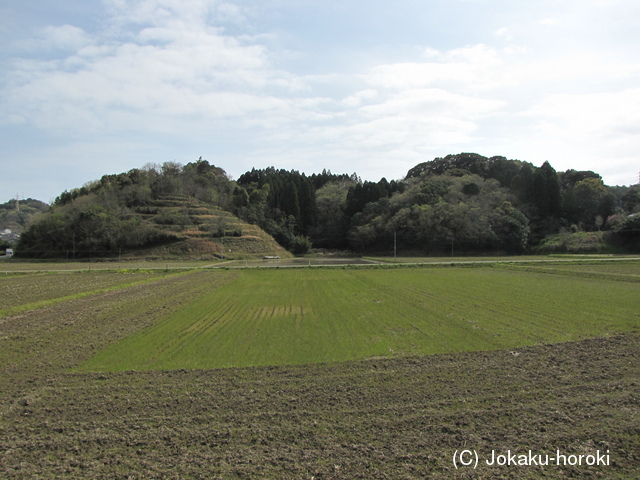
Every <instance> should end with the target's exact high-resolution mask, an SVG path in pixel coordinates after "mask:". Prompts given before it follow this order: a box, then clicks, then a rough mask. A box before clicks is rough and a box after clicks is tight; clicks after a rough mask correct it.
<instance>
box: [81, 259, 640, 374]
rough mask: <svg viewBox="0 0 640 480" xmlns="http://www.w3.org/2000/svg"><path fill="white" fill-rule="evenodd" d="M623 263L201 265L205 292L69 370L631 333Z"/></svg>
mask: <svg viewBox="0 0 640 480" xmlns="http://www.w3.org/2000/svg"><path fill="white" fill-rule="evenodd" d="M630 265H631V266H625V267H622V268H618V267H616V268H618V269H617V270H616V275H615V278H609V277H608V275H610V274H611V273H612V272H611V268H612V267H611V266H603V267H602V272H601V274H599V273H598V266H597V265H594V266H593V267H592V268H591V269H590V270H589V271H590V276H588V277H585V276H584V275H582V274H581V272H583V271H584V270H585V268H584V267H583V266H579V265H575V266H569V265H563V266H562V270H558V269H556V270H553V271H552V272H545V271H544V270H543V269H540V271H532V269H527V270H519V269H518V267H488V266H483V267H474V268H462V267H458V268H449V267H429V268H395V269H394V268H379V269H355V268H354V269H349V268H347V269H321V268H303V269H290V270H284V269H277V270H275V269H263V270H251V269H248V270H240V271H231V272H227V271H211V272H207V273H206V275H204V276H203V275H199V276H198V281H199V282H203V281H204V282H207V281H210V282H212V283H211V289H210V290H209V291H207V292H206V293H204V294H198V295H194V297H193V299H192V300H191V301H190V302H189V303H188V304H187V305H185V306H184V307H183V308H181V309H180V310H179V311H176V312H174V313H172V314H170V315H168V316H166V317H165V318H164V319H163V320H161V321H160V322H158V323H157V324H155V325H154V326H152V327H149V328H146V329H144V330H141V331H138V332H137V333H135V334H133V335H131V336H128V337H127V338H125V339H123V340H121V341H120V342H118V343H116V344H114V345H113V346H111V347H109V348H107V349H106V350H103V351H101V352H99V353H98V354H97V355H95V356H94V357H93V358H91V359H90V360H89V361H87V362H85V363H84V364H82V365H81V366H80V367H79V368H78V370H79V371H121V370H152V369H178V368H189V369H191V368H198V369H200V368H201V369H205V368H219V367H238V366H258V365H291V364H306V363H320V362H335V361H345V360H353V359H361V358H369V357H388V356H401V355H411V354H436V353H448V352H463V351H477V350H496V349H511V348H517V347H521V346H525V345H534V344H543V343H554V342H564V341H570V340H578V339H583V338H588V337H595V336H608V335H611V334H614V333H618V332H640V297H639V296H638V273H639V270H640V268H639V264H638V263H637V262H635V263H631V264H630ZM207 279H208V280H207ZM200 290H202V289H200Z"/></svg>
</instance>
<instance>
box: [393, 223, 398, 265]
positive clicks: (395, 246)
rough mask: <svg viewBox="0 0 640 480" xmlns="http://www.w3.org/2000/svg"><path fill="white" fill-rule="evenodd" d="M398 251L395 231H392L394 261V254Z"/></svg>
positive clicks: (394, 256)
mask: <svg viewBox="0 0 640 480" xmlns="http://www.w3.org/2000/svg"><path fill="white" fill-rule="evenodd" d="M397 253H398V242H397V238H396V231H395V230H394V231H393V261H394V262H395V261H396V256H397Z"/></svg>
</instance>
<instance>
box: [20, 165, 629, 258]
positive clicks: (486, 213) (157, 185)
mask: <svg viewBox="0 0 640 480" xmlns="http://www.w3.org/2000/svg"><path fill="white" fill-rule="evenodd" d="M198 210H199V211H198ZM223 212H224V213H223ZM639 213H640V185H635V186H631V187H608V186H606V185H604V184H603V182H602V179H601V177H600V175H598V174H597V173H596V172H592V171H577V170H567V171H566V172H556V170H555V169H554V168H553V167H552V166H551V165H550V164H549V163H548V162H546V163H544V164H543V165H542V166H541V167H539V168H538V167H536V166H534V165H532V164H531V163H529V162H524V161H520V160H508V159H506V158H505V157H499V156H498V157H490V158H488V157H484V156H482V155H478V154H473V153H462V154H458V155H448V156H446V157H444V158H436V159H435V160H432V161H429V162H424V163H421V164H419V165H416V166H415V167H414V168H412V169H411V170H409V172H408V173H407V175H406V177H405V178H403V179H400V180H392V181H387V179H385V178H382V179H381V180H380V181H378V182H371V181H362V180H361V178H360V177H359V176H358V175H357V174H355V173H353V174H351V175H348V174H332V173H331V172H328V171H326V170H323V171H322V173H320V174H312V175H310V176H308V175H305V174H304V173H300V172H297V171H295V170H292V171H286V170H277V169H275V168H273V167H270V168H266V169H262V170H257V169H252V170H251V171H250V172H246V173H245V174H243V175H241V176H240V178H238V180H237V181H233V180H231V179H230V178H229V176H228V175H227V174H226V173H225V171H224V170H222V169H221V168H219V167H216V166H214V165H211V164H209V162H207V161H206V160H202V159H200V160H198V161H196V162H192V163H189V164H187V165H184V166H182V165H180V164H177V163H173V162H170V163H165V164H163V165H161V166H160V165H147V166H145V167H143V168H140V169H133V170H131V171H129V172H127V173H121V174H118V175H105V176H103V177H102V178H101V179H100V180H98V181H95V182H91V183H89V184H87V185H85V186H83V187H82V188H79V189H74V190H72V191H71V192H66V191H65V192H63V193H62V194H61V195H60V196H59V197H58V198H57V199H56V201H55V202H54V204H53V205H52V207H51V209H50V210H49V211H48V212H47V213H46V214H43V215H42V216H41V217H40V218H39V219H38V220H37V221H36V222H34V223H33V225H32V226H31V227H30V228H29V229H28V230H27V231H26V232H25V233H24V234H23V236H22V238H21V240H20V243H19V245H18V254H19V255H22V256H62V255H63V253H62V252H66V253H64V254H66V255H69V253H68V252H69V251H71V252H72V254H73V256H78V255H79V256H82V255H87V252H94V253H95V252H102V253H103V254H107V255H108V254H115V253H117V252H118V253H119V252H122V250H127V251H135V250H143V249H149V248H156V249H157V248H159V247H161V246H166V245H171V244H177V243H180V242H184V241H185V240H190V241H191V242H192V244H193V242H194V241H195V239H200V241H201V242H202V241H214V243H216V242H217V243H223V242H219V241H216V239H220V238H227V237H228V238H234V237H235V238H241V237H244V238H246V237H254V238H258V236H259V235H258V234H257V232H261V231H264V232H267V234H268V235H271V236H273V238H275V239H276V240H277V242H278V243H279V244H280V245H281V246H282V247H284V248H286V249H288V250H289V251H291V252H294V253H305V252H307V251H308V250H309V249H310V248H312V247H316V248H327V249H340V250H347V249H348V250H351V251H354V252H371V253H389V252H390V251H391V250H392V248H393V245H394V243H395V245H396V246H397V247H398V248H400V249H403V250H404V251H411V252H415V253H421V254H443V253H447V254H450V253H453V252H454V251H455V252H458V253H472V252H474V253H482V252H493V253H521V252H525V251H530V250H532V249H536V248H543V249H544V248H551V247H549V245H552V244H553V241H555V240H554V239H557V238H556V237H555V236H558V235H561V236H562V235H564V236H565V237H566V236H567V235H571V234H578V233H581V232H582V233H585V234H589V233H590V232H595V233H594V234H593V235H592V236H596V237H597V238H599V239H600V240H601V241H602V242H604V243H602V245H605V244H606V245H607V248H614V249H621V250H625V249H626V250H638V248H639V247H640V214H639ZM233 219H235V220H233ZM238 219H241V220H238ZM241 221H243V222H245V223H244V225H245V226H244V227H242V226H240V225H241V224H240V223H238V222H241ZM247 224H251V225H254V226H255V228H256V229H257V230H255V231H254V232H253V233H254V235H247V232H246V230H247V229H248V228H249V227H248V226H246V225H247ZM243 230H244V231H243ZM263 235H264V234H263ZM268 235H267V237H268ZM565 237H562V238H565ZM265 238H266V237H265ZM553 245H555V244H553ZM201 248H203V247H201ZM553 248H554V249H557V250H562V248H564V247H563V246H562V245H560V246H559V247H558V246H554V247H553ZM590 248H603V247H602V246H598V247H590ZM183 250H184V249H183ZM218 250H219V249H218ZM218 250H216V248H213V247H212V248H209V249H208V250H207V249H206V248H205V249H204V251H203V252H205V253H207V252H208V253H210V254H212V255H214V254H215V255H222V254H223V252H222V251H218ZM259 250H260V249H256V250H255V252H254V253H256V254H257V253H261V251H259ZM165 251H166V249H165ZM176 251H180V250H179V249H178V250H176Z"/></svg>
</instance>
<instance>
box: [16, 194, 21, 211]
mask: <svg viewBox="0 0 640 480" xmlns="http://www.w3.org/2000/svg"><path fill="white" fill-rule="evenodd" d="M16 210H17V211H20V195H19V194H17V193H16Z"/></svg>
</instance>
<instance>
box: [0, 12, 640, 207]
mask: <svg viewBox="0 0 640 480" xmlns="http://www.w3.org/2000/svg"><path fill="white" fill-rule="evenodd" d="M638 52H640V2H638V1H637V0H536V1H526V0H392V1H391V0H367V1H366V2H365V1H363V0H238V1H234V0H188V1H185V0H102V1H100V0H56V1H55V2H52V1H50V0H21V1H19V2H18V1H15V0H0V202H4V201H6V200H8V199H9V198H11V197H14V198H15V196H16V195H19V196H20V197H21V198H29V197H31V198H37V199H40V200H43V201H45V202H51V201H53V199H55V197H56V196H58V195H59V194H60V193H61V192H62V191H64V190H71V189H73V188H79V187H81V186H82V185H84V184H85V183H87V182H89V181H92V180H97V179H99V178H100V177H101V176H102V175H104V174H112V173H120V172H126V171H128V170H131V169H133V168H140V167H142V166H144V165H146V164H148V163H154V164H162V163H164V162H179V163H181V164H186V163H188V162H192V161H195V160H197V159H198V158H200V157H202V158H203V159H206V160H208V161H209V163H211V164H214V165H216V166H218V167H221V168H223V169H224V170H225V171H226V172H227V173H228V174H229V175H230V176H231V177H232V178H233V179H237V178H238V177H239V176H240V175H241V174H242V173H244V172H246V171H248V170H251V168H253V167H255V168H266V167H268V166H274V167H276V168H283V169H286V170H291V169H295V170H298V171H300V172H304V173H306V174H312V173H320V172H321V171H322V170H323V169H327V170H330V171H331V172H333V173H348V174H351V173H354V172H355V173H357V174H358V175H359V176H360V177H361V178H363V179H367V180H374V181H377V180H379V179H381V178H382V177H385V178H387V180H392V179H401V178H403V177H404V176H405V175H406V173H407V171H408V170H409V169H410V168H412V167H413V166H415V165H417V164H418V163H421V162H426V161H430V160H433V159H434V158H436V157H443V156H445V155H448V154H455V153H461V152H474V153H478V154H481V155H485V156H487V157H490V156H494V155H501V156H504V157H507V158H509V159H518V160H523V161H529V162H531V163H533V164H534V165H536V166H540V165H542V163H543V162H545V161H549V162H550V163H551V165H552V166H553V167H554V168H555V169H556V170H557V171H564V170H567V169H576V170H593V171H595V172H597V173H599V174H601V175H602V177H603V180H604V182H605V183H606V184H608V185H630V184H636V183H638V182H639V174H640V55H638Z"/></svg>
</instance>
